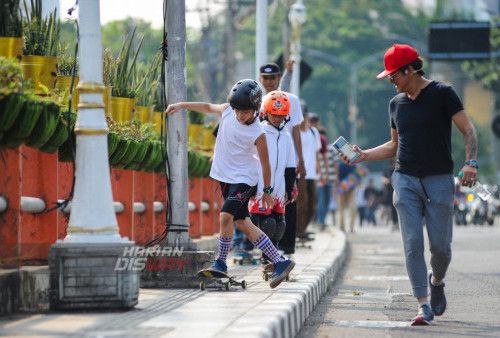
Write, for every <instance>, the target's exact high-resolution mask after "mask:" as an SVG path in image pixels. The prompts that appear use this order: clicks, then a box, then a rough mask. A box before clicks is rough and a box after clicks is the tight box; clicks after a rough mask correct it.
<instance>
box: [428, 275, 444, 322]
mask: <svg viewBox="0 0 500 338" xmlns="http://www.w3.org/2000/svg"><path fill="white" fill-rule="evenodd" d="M431 281H432V273H430V274H429V285H430V286H431V308H432V311H433V312H434V314H435V315H436V316H441V315H442V314H443V313H444V311H445V310H446V296H445V295H444V282H443V281H441V284H440V285H437V286H434V285H432V282H431Z"/></svg>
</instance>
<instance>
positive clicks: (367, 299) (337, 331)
mask: <svg viewBox="0 0 500 338" xmlns="http://www.w3.org/2000/svg"><path fill="white" fill-rule="evenodd" d="M424 231H425V228H424ZM348 242H349V247H350V249H349V251H350V253H349V255H350V257H349V258H348V259H347V263H346V265H345V266H344V268H343V270H342V272H341V274H340V276H339V277H338V278H337V280H336V281H335V282H334V283H333V284H332V287H331V290H330V291H329V292H328V293H327V294H326V295H325V296H324V297H322V299H321V301H320V302H319V304H318V305H317V306H316V308H315V310H314V311H313V313H312V314H311V316H310V317H309V318H308V319H307V320H306V323H305V325H304V326H303V328H302V330H301V331H300V332H299V335H298V337H300V338H306V337H307V338H311V337H371V338H375V337H420V336H422V335H426V336H428V337H500V226H498V225H496V226H493V227H489V226H467V227H455V229H454V238H453V249H452V250H453V258H452V262H451V264H450V267H449V269H448V274H447V277H446V278H445V282H446V287H445V292H446V296H447V300H448V308H447V310H446V312H445V313H444V315H443V316H441V317H435V322H436V325H434V326H419V327H412V326H410V320H411V319H412V317H413V316H414V315H415V314H416V313H417V303H416V300H415V298H413V296H412V295H411V292H412V291H411V285H410V281H409V279H408V276H407V273H406V267H405V264H404V256H403V248H402V242H401V235H400V233H399V232H391V230H390V227H371V226H368V227H363V228H361V229H359V230H358V231H357V232H356V233H354V234H349V236H348ZM425 248H426V252H427V254H428V248H429V246H428V243H427V242H426V244H425ZM429 259H430V256H429V255H427V257H426V261H427V267H428V269H429Z"/></svg>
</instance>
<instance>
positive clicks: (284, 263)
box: [166, 79, 295, 288]
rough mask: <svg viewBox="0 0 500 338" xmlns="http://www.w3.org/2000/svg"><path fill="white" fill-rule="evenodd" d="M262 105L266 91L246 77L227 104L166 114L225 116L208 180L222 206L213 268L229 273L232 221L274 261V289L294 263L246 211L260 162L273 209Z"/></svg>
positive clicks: (172, 108)
mask: <svg viewBox="0 0 500 338" xmlns="http://www.w3.org/2000/svg"><path fill="white" fill-rule="evenodd" d="M261 101H262V91H261V89H260V87H259V85H258V83H257V82H256V81H254V80H250V79H245V80H240V81H238V82H237V83H236V84H235V85H234V86H233V88H232V89H231V91H230V92H229V96H228V102H229V103H224V104H220V105H218V104H211V103H204V102H180V103H175V104H171V105H169V106H168V107H167V110H166V113H167V114H169V115H171V114H174V113H175V112H177V111H179V110H182V109H190V110H194V111H198V112H201V113H217V114H221V115H222V118H221V121H220V123H219V131H218V133H217V141H216V143H215V151H214V159H213V163H212V169H211V170H210V177H212V178H213V179H216V180H218V181H219V182H220V185H221V190H222V195H223V197H224V204H223V206H222V209H221V212H220V217H219V219H220V236H219V253H218V257H217V259H216V260H215V262H214V264H213V265H212V266H211V267H210V268H209V270H215V271H219V272H224V273H227V265H226V260H227V255H228V252H229V248H230V246H231V240H232V237H233V222H234V223H235V224H236V227H237V228H238V229H240V230H241V231H243V233H244V234H245V236H246V237H247V238H248V239H250V240H251V241H252V243H253V245H254V246H256V247H257V248H259V249H260V250H262V252H264V253H265V254H266V255H267V256H268V257H269V258H270V259H271V260H272V261H273V263H274V270H273V274H272V276H271V283H270V284H269V285H270V286H271V288H275V287H276V286H278V285H279V284H280V283H281V282H282V281H283V280H284V279H285V278H286V276H287V275H288V274H289V272H290V271H291V270H292V269H293V267H294V266H295V262H293V261H292V260H289V259H285V258H284V257H282V256H281V255H280V254H279V252H278V251H277V250H276V248H275V246H274V245H273V244H272V242H271V240H270V239H269V237H268V236H267V235H266V234H264V233H263V232H262V231H261V230H260V229H259V228H257V227H256V226H255V225H254V224H253V223H252V221H251V220H250V214H249V212H248V201H249V199H250V197H253V196H254V195H255V193H256V191H257V187H256V185H257V180H258V177H259V162H260V165H261V167H262V176H263V182H264V189H263V195H262V200H263V205H264V206H266V207H269V208H273V207H274V199H273V197H272V196H271V193H272V192H273V188H272V186H271V169H270V165H269V155H268V149H267V142H266V135H265V134H264V131H263V129H262V126H261V125H260V123H259V121H258V119H257V111H258V110H259V108H260V105H261ZM257 155H258V156H257Z"/></svg>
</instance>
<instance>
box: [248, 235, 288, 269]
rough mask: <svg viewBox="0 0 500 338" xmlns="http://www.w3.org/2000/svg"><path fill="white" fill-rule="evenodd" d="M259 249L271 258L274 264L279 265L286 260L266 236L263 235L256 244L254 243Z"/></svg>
mask: <svg viewBox="0 0 500 338" xmlns="http://www.w3.org/2000/svg"><path fill="white" fill-rule="evenodd" d="M252 244H253V245H255V246H256V247H257V248H259V249H260V250H261V251H262V252H263V253H265V254H266V255H267V257H269V258H270V259H271V260H272V261H273V263H278V262H281V261H284V260H285V259H284V258H283V257H281V255H280V253H279V252H278V250H276V247H275V246H274V245H273V243H272V242H271V240H270V239H269V237H267V235H266V234H262V235H260V236H259V238H257V239H256V240H255V241H254V242H252Z"/></svg>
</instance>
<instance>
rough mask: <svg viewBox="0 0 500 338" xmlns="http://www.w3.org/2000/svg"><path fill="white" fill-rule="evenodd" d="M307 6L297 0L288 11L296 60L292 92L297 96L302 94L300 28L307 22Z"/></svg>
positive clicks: (292, 56) (292, 46) (292, 50)
mask: <svg viewBox="0 0 500 338" xmlns="http://www.w3.org/2000/svg"><path fill="white" fill-rule="evenodd" d="M306 17H307V13H306V7H305V6H304V4H303V3H302V0H297V2H295V3H294V4H293V5H292V7H291V8H290V12H289V13H288V20H290V23H291V24H292V32H293V34H292V43H291V46H290V49H291V58H293V59H294V60H295V65H294V71H293V74H292V85H291V92H292V93H293V94H295V95H297V96H299V94H300V61H301V58H300V49H301V48H300V28H301V25H302V24H304V23H305V22H306Z"/></svg>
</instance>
